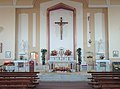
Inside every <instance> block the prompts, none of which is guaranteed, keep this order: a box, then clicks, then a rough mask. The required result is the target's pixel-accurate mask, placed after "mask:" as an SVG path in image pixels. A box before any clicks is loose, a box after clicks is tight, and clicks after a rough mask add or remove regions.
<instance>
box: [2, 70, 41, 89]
mask: <svg viewBox="0 0 120 89" xmlns="http://www.w3.org/2000/svg"><path fill="white" fill-rule="evenodd" d="M38 73H39V72H0V87H2V88H6V89H8V88H11V89H13V88H20V89H27V88H33V87H35V86H36V84H39V81H38V79H39V78H38V75H37V74H38ZM24 81H25V82H24ZM0 89H1V88H0Z"/></svg>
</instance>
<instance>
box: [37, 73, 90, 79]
mask: <svg viewBox="0 0 120 89" xmlns="http://www.w3.org/2000/svg"><path fill="white" fill-rule="evenodd" d="M38 76H39V78H40V81H89V80H88V79H87V78H88V77H90V76H91V75H90V74H87V73H86V72H75V73H68V72H58V73H40V74H39V75H38Z"/></svg>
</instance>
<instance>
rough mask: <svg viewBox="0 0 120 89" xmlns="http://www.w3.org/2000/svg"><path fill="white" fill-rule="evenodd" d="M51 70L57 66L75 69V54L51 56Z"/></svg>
mask: <svg viewBox="0 0 120 89" xmlns="http://www.w3.org/2000/svg"><path fill="white" fill-rule="evenodd" d="M48 63H49V66H50V67H49V68H50V69H51V70H53V69H55V68H70V69H71V70H74V69H75V65H76V61H75V60H74V57H73V56H62V57H61V56H50V60H49V61H48Z"/></svg>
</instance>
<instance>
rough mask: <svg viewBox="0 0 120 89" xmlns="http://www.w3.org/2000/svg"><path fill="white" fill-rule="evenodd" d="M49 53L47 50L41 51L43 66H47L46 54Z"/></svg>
mask: <svg viewBox="0 0 120 89" xmlns="http://www.w3.org/2000/svg"><path fill="white" fill-rule="evenodd" d="M46 52H47V49H41V53H42V64H43V65H45V54H46Z"/></svg>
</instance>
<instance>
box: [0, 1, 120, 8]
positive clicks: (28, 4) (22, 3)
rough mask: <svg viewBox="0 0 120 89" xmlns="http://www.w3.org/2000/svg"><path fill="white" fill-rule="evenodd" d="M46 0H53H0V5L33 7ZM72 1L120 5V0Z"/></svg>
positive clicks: (96, 4) (90, 5)
mask: <svg viewBox="0 0 120 89" xmlns="http://www.w3.org/2000/svg"><path fill="white" fill-rule="evenodd" d="M44 1H51V0H0V7H15V8H33V6H34V4H35V3H36V2H44ZM72 1H86V3H87V4H88V7H112V6H120V0H72Z"/></svg>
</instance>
